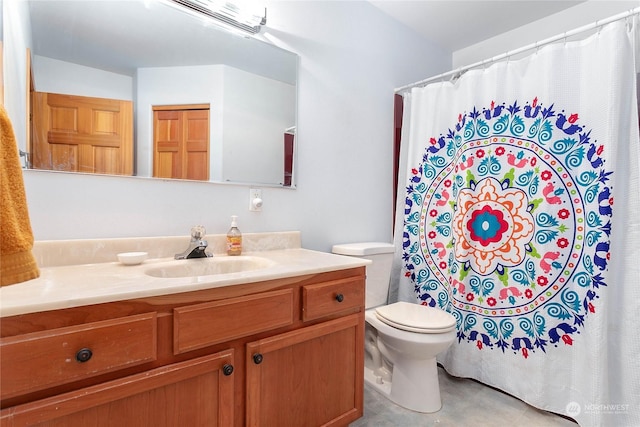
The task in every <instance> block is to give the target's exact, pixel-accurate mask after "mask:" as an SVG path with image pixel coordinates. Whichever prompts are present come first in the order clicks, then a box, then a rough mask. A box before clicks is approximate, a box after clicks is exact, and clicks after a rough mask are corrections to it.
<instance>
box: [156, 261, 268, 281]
mask: <svg viewBox="0 0 640 427" xmlns="http://www.w3.org/2000/svg"><path fill="white" fill-rule="evenodd" d="M275 264H276V263H275V262H274V261H271V260H269V259H265V258H261V257H256V256H220V257H216V256H214V257H211V258H195V259H186V260H179V261H170V262H167V263H164V264H162V265H161V266H158V267H154V268H150V269H148V270H146V271H145V274H147V275H148V276H152V277H160V278H178V277H197V276H213V275H218V274H229V273H242V272H244V271H252V270H261V269H263V268H269V267H272V266H274V265H275Z"/></svg>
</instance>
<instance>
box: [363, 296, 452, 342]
mask: <svg viewBox="0 0 640 427" xmlns="http://www.w3.org/2000/svg"><path fill="white" fill-rule="evenodd" d="M375 313H376V317H377V318H378V319H380V321H382V322H384V323H386V324H387V325H389V326H392V327H394V328H397V329H401V330H404V331H409V332H416V333H421V334H440V333H444V332H449V331H450V330H452V329H454V328H455V326H456V318H455V317H453V316H452V315H451V314H450V313H447V312H446V311H444V310H440V309H438V308H433V307H427V306H424V305H420V304H411V303H408V302H403V301H400V302H396V303H393V304H389V305H385V306H382V307H377V308H376V309H375Z"/></svg>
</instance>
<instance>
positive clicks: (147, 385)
mask: <svg viewBox="0 0 640 427" xmlns="http://www.w3.org/2000/svg"><path fill="white" fill-rule="evenodd" d="M232 367H233V350H226V351H223V352H220V353H216V354H213V355H209V356H204V357H201V358H198V359H193V360H189V361H186V362H180V363H175V364H173V365H168V366H163V367H161V368H157V369H153V370H151V371H148V372H143V373H141V374H136V375H132V376H129V377H125V378H121V379H118V380H114V381H110V382H106V383H103V384H99V385H96V386H91V387H87V388H84V389H81V390H77V391H73V392H69V393H65V394H61V395H58V396H54V397H51V398H47V399H43V400H39V401H35V402H31V403H27V404H24V405H18V406H14V407H10V408H6V409H3V410H2V411H1V412H0V425H1V426H2V427H12V426H41V427H43V426H65V427H76V426H83V427H91V426H101V427H102V426H114V427H146V426H148V427H162V426H166V427H170V426H171V427H173V426H175V427H179V426H190V427H201V426H207V427H208V426H230V425H233V410H234V387H233V383H234V380H233V377H234V374H233V368H232Z"/></svg>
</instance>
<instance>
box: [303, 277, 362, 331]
mask: <svg viewBox="0 0 640 427" xmlns="http://www.w3.org/2000/svg"><path fill="white" fill-rule="evenodd" d="M339 296H342V298H339ZM361 306H364V279H362V278H359V279H358V278H353V279H351V278H350V279H342V280H335V281H331V282H325V283H318V284H315V285H307V286H303V287H302V320H303V321H305V322H306V321H309V320H314V319H319V318H321V317H325V316H329V315H334V314H339V313H344V312H348V311H352V310H358V309H359V308H360V307H361Z"/></svg>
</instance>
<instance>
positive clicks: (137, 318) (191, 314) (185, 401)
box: [0, 267, 365, 427]
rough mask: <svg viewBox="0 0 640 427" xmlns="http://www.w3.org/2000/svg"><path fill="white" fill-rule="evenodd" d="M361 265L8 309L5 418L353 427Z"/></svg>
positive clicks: (360, 369)
mask: <svg viewBox="0 0 640 427" xmlns="http://www.w3.org/2000/svg"><path fill="white" fill-rule="evenodd" d="M364 272H365V270H364V267H359V268H353V269H348V270H340V271H333V272H327V273H320V274H312V275H306V276H300V277H293V278H285V279H276V280H271V281H265V282H258V283H248V284H245V285H234V286H228V287H221V288H214V289H207V290H202V291H195V292H189V293H182V294H173V295H163V296H157V297H150V298H143V299H136V300H128V301H116V302H111V303H105V304H99V305H93V306H85V307H76V308H71V309H64V310H56V311H50V312H43V313H32V314H26V315H19V316H12V317H6V318H3V319H2V321H1V322H0V332H1V335H0V336H1V338H0V381H1V383H0V396H1V398H2V409H1V411H0V426H1V427H5V426H6V427H9V426H30V425H38V426H69V427H75V426H79V425H82V426H83V427H87V426H116V427H128V426H132V427H134V426H135V427H144V426H150V427H151V426H153V427H156V426H179V427H181V426H190V427H192V426H193V427H199V426H203V427H204V426H237V427H241V426H265V427H267V426H292V427H297V426H305V427H312V426H321V425H322V426H346V425H348V424H349V423H350V422H352V421H354V420H356V419H357V418H359V417H360V416H362V407H363V402H362V399H363V385H364V381H363V373H364V366H363V363H364V337H363V334H364V280H365V277H364ZM34 349H35V350H34ZM47 349H50V351H47ZM85 349H88V350H90V352H91V355H90V356H88V359H87V360H84V361H81V360H78V358H80V359H82V358H83V357H87V354H86V353H83V352H82V350H85ZM43 367H45V368H43Z"/></svg>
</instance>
